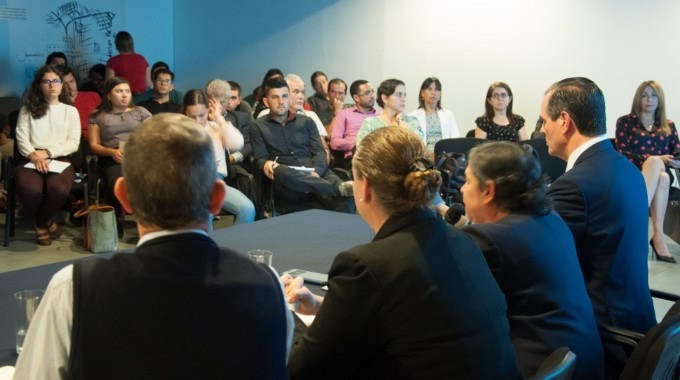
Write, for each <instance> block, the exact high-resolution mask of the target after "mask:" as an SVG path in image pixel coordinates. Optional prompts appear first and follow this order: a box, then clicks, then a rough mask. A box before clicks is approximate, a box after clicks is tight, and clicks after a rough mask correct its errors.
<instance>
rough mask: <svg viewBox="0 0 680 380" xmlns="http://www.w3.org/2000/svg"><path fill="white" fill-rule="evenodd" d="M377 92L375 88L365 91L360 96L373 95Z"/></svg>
mask: <svg viewBox="0 0 680 380" xmlns="http://www.w3.org/2000/svg"><path fill="white" fill-rule="evenodd" d="M374 93H375V90H369V91H366V92H364V93H363V94H359V95H360V96H371V95H373V94H374Z"/></svg>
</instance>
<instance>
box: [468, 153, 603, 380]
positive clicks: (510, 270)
mask: <svg viewBox="0 0 680 380" xmlns="http://www.w3.org/2000/svg"><path fill="white" fill-rule="evenodd" d="M465 179H466V182H465V184H464V185H463V188H462V189H461V191H462V193H463V200H464V201H465V210H466V216H467V217H468V218H469V219H470V221H472V222H473V223H474V224H472V225H468V226H466V227H464V228H463V231H464V232H466V233H467V234H468V235H470V237H472V239H473V240H474V241H475V242H476V243H477V245H478V246H479V247H480V248H481V249H482V252H483V253H484V257H485V258H486V262H487V264H488V265H489V268H490V269H491V273H493V275H494V277H495V278H496V282H498V286H500V288H501V290H502V291H503V293H504V294H505V302H506V303H507V304H508V310H507V315H508V320H509V321H510V339H511V340H512V343H513V346H514V347H515V354H516V356H517V365H518V368H519V370H520V372H521V374H522V377H523V378H525V379H528V378H530V377H532V376H533V375H534V374H535V373H536V371H537V370H538V368H539V367H540V365H541V364H542V363H543V361H544V360H545V359H546V358H547V357H548V356H549V355H550V354H552V352H553V351H555V350H556V349H558V348H560V347H564V346H566V347H569V349H570V350H571V351H572V352H574V353H575V354H576V357H577V360H576V371H575V373H574V379H601V378H602V376H603V364H602V360H603V358H602V344H601V342H600V336H599V333H598V330H597V325H596V324H595V316H594V315H593V307H592V305H591V304H590V300H589V299H588V293H587V292H586V287H585V284H584V282H583V275H582V274H581V268H579V264H578V258H577V256H576V247H575V246H574V238H573V237H572V235H571V231H569V227H567V225H566V223H564V221H563V220H562V219H561V218H560V217H559V215H557V213H555V211H553V210H552V209H551V206H550V199H549V198H548V186H547V179H546V178H545V177H544V176H542V175H541V166H540V164H539V163H538V161H537V160H536V159H534V158H533V156H531V154H530V153H528V152H526V151H525V150H524V149H522V147H520V146H519V145H517V144H514V143H510V142H492V143H488V144H482V145H480V146H478V147H476V148H473V149H472V150H471V151H470V154H469V156H468V166H467V169H466V171H465ZM546 249H547V250H548V251H549V254H546Z"/></svg>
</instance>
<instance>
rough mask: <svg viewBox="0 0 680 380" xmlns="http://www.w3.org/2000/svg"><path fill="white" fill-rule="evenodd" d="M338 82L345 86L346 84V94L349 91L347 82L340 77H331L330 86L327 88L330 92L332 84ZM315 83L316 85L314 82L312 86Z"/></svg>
mask: <svg viewBox="0 0 680 380" xmlns="http://www.w3.org/2000/svg"><path fill="white" fill-rule="evenodd" d="M338 83H341V84H342V85H343V86H345V94H346V93H347V83H345V81H344V80H342V79H340V78H333V79H331V81H330V82H328V88H327V90H328V92H330V91H331V85H333V84H338ZM313 85H314V83H312V86H313Z"/></svg>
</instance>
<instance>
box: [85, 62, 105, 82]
mask: <svg viewBox="0 0 680 380" xmlns="http://www.w3.org/2000/svg"><path fill="white" fill-rule="evenodd" d="M92 73H97V74H99V75H101V76H102V79H104V78H105V77H106V65H104V64H103V63H97V64H95V65H92V67H90V70H89V71H88V72H87V76H88V77H89V76H90V75H92Z"/></svg>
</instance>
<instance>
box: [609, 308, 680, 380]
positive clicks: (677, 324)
mask: <svg viewBox="0 0 680 380" xmlns="http://www.w3.org/2000/svg"><path fill="white" fill-rule="evenodd" d="M620 379H621V380H645V379H650V380H651V379H668V380H671V379H680V315H677V314H676V315H674V316H672V317H669V318H665V319H664V320H663V321H662V322H661V323H659V324H658V325H656V326H654V327H652V328H651V329H650V330H649V331H648V332H647V334H645V336H644V337H643V338H642V340H640V343H639V344H638V346H637V347H636V348H635V349H634V350H633V353H632V355H631V356H630V358H629V359H628V361H627V362H626V365H625V367H624V368H623V372H621V377H620Z"/></svg>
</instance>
